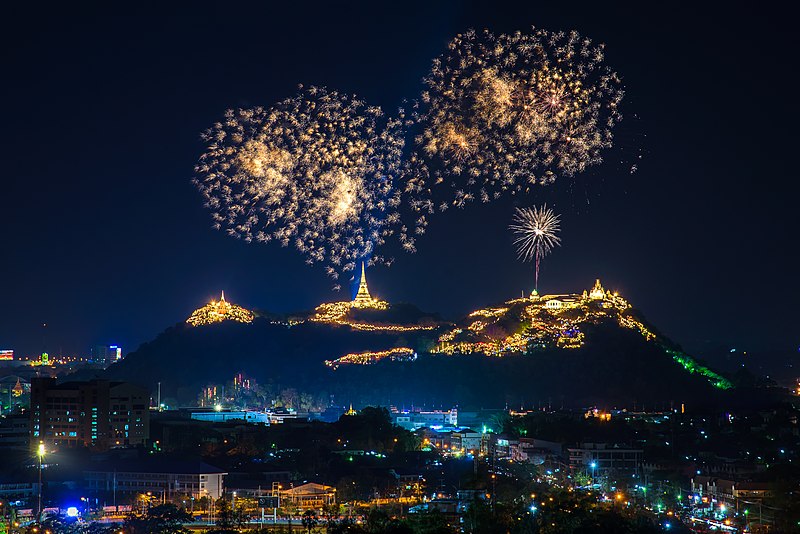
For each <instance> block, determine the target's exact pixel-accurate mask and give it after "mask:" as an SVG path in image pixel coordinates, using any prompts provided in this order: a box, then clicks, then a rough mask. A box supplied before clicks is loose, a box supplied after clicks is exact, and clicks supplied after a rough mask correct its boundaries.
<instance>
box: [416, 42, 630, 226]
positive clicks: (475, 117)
mask: <svg viewBox="0 0 800 534" xmlns="http://www.w3.org/2000/svg"><path fill="white" fill-rule="evenodd" d="M424 83H425V85H426V90H425V91H424V92H423V94H422V96H421V98H420V100H419V101H418V102H417V103H416V105H415V107H414V110H413V113H411V115H410V117H409V118H408V119H407V121H406V122H407V124H408V125H409V126H410V127H412V128H414V129H415V131H416V135H415V150H413V151H412V153H411V155H410V157H409V159H408V164H407V173H408V175H409V177H408V178H407V180H406V186H405V189H406V192H407V193H408V194H409V195H410V196H411V197H413V198H415V199H416V201H412V203H411V205H412V207H413V208H414V209H416V210H417V211H419V212H428V213H429V212H431V211H433V210H432V209H431V206H432V205H438V208H439V209H440V210H443V209H446V208H447V207H449V206H456V207H462V206H464V205H465V204H466V203H468V202H471V201H473V200H475V199H479V200H481V201H482V202H490V201H492V200H495V199H497V198H499V197H500V196H501V195H503V194H504V193H507V192H508V193H510V194H517V193H522V192H525V191H528V190H529V189H530V187H532V186H535V185H543V184H549V183H552V182H553V181H555V180H556V179H557V177H559V176H566V177H571V176H574V175H575V174H577V173H580V172H582V171H584V170H585V169H586V168H587V167H589V166H592V165H595V164H597V163H599V162H600V161H601V152H602V150H603V149H605V148H608V147H610V146H611V143H612V129H613V128H614V126H615V125H616V123H617V122H619V121H620V120H621V115H620V113H619V105H620V102H621V100H622V97H623V91H622V89H621V87H620V85H621V84H620V79H619V77H618V76H617V74H616V73H614V72H613V71H611V70H610V69H609V68H608V67H607V66H606V65H605V63H604V57H603V46H602V45H596V44H593V43H592V41H591V40H589V39H587V38H584V37H582V36H580V35H579V34H578V33H577V32H570V33H564V32H557V33H554V32H548V31H546V30H537V29H534V30H533V31H532V32H531V33H521V32H517V33H514V34H512V35H499V36H495V35H493V34H492V33H490V32H488V31H484V32H483V33H480V34H478V33H475V32H474V31H470V32H468V33H466V34H464V35H459V36H457V37H456V38H455V39H454V40H453V41H452V42H451V43H450V44H449V47H448V50H447V52H446V53H445V54H443V55H442V56H441V57H439V58H437V59H436V60H434V63H433V68H432V70H431V72H430V74H428V76H427V77H426V78H425V79H424ZM442 185H443V186H445V187H448V186H449V187H450V189H444V190H441V188H440V187H437V186H442ZM434 190H437V193H436V194H441V195H442V197H443V198H442V199H437V201H436V202H435V203H433V202H432V201H431V202H426V200H423V199H426V196H434V194H435V193H434Z"/></svg>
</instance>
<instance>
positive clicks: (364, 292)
mask: <svg viewBox="0 0 800 534" xmlns="http://www.w3.org/2000/svg"><path fill="white" fill-rule="evenodd" d="M370 304H372V297H371V296H370V294H369V288H368V287H367V272H366V267H365V264H364V262H363V261H362V262H361V281H360V282H359V283H358V293H356V298H354V299H353V306H357V307H358V306H364V305H370Z"/></svg>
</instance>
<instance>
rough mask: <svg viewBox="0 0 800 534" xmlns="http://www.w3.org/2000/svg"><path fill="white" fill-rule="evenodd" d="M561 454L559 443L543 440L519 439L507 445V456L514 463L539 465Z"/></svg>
mask: <svg viewBox="0 0 800 534" xmlns="http://www.w3.org/2000/svg"><path fill="white" fill-rule="evenodd" d="M498 441H499V440H498ZM561 452H562V445H561V444H560V443H555V442H553V441H547V440H543V439H536V438H519V439H518V440H513V442H509V444H508V455H509V457H510V458H511V459H512V460H513V461H515V462H528V463H532V464H535V465H540V464H543V463H545V462H546V461H552V460H553V459H554V458H557V457H559V456H561Z"/></svg>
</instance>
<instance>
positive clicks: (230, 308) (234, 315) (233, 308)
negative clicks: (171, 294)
mask: <svg viewBox="0 0 800 534" xmlns="http://www.w3.org/2000/svg"><path fill="white" fill-rule="evenodd" d="M253 318H254V315H253V312H251V311H250V310H246V309H244V308H242V307H241V306H237V305H236V304H231V303H230V302H228V301H227V300H225V292H224V291H223V292H222V296H220V299H219V300H212V301H211V302H209V303H208V304H206V305H205V306H203V307H202V308H198V309H196V310H195V311H194V312H192V315H190V316H189V318H188V319H186V322H187V323H189V324H190V325H192V326H200V325H205V324H211V323H219V322H222V321H225V320H229V321H237V322H239V323H252V322H253Z"/></svg>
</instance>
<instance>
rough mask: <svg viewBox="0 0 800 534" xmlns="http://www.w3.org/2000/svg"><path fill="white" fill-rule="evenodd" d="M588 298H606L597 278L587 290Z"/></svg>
mask: <svg viewBox="0 0 800 534" xmlns="http://www.w3.org/2000/svg"><path fill="white" fill-rule="evenodd" d="M589 298H590V299H592V300H603V299H604V298H606V291H605V289H603V286H602V285H601V284H600V279H599V278H598V279H597V280H595V282H594V287H593V288H592V290H591V291H589Z"/></svg>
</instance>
